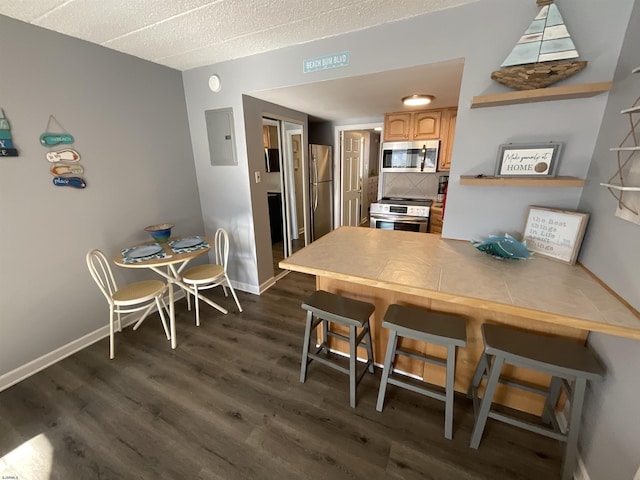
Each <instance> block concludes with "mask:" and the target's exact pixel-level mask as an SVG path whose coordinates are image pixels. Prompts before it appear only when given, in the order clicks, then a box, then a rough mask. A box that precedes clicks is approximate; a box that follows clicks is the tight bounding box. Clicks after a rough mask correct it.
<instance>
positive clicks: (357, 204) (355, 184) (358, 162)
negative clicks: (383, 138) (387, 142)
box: [342, 131, 362, 227]
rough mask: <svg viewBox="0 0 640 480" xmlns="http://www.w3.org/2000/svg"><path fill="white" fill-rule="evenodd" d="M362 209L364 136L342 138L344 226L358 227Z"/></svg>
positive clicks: (349, 135) (345, 134)
mask: <svg viewBox="0 0 640 480" xmlns="http://www.w3.org/2000/svg"><path fill="white" fill-rule="evenodd" d="M361 207H362V134H361V133H359V132H348V131H347V132H344V133H343V137H342V225H349V226H352V227H357V226H358V225H359V224H360V216H361V215H360V214H361V212H360V209H361Z"/></svg>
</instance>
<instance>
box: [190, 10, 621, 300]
mask: <svg viewBox="0 0 640 480" xmlns="http://www.w3.org/2000/svg"><path fill="white" fill-rule="evenodd" d="M632 4H633V0H619V1H616V2H601V1H598V0H564V1H563V2H562V5H561V8H562V12H563V14H564V15H565V18H566V19H567V24H568V27H569V29H570V31H571V33H572V36H573V38H574V40H575V42H576V44H577V45H578V47H579V49H580V52H581V54H582V55H583V57H584V58H586V59H588V60H589V66H588V67H587V69H586V70H584V71H583V72H581V73H580V74H579V75H578V76H576V77H574V78H573V79H572V80H571V81H572V82H575V83H589V82H599V81H606V80H611V79H612V77H613V72H614V69H615V65H616V60H617V58H618V55H619V51H620V46H621V44H622V39H623V36H624V28H621V27H620V25H626V24H627V21H628V16H629V13H630V10H631V6H632ZM538 11H539V9H538V7H537V6H536V4H535V2H533V1H525V0H521V1H512V0H484V1H482V2H477V3H473V4H470V5H466V6H463V7H457V8H451V9H449V10H444V11H440V12H436V13H433V14H430V15H424V16H421V17H416V18H413V19H409V20H405V21H401V22H395V23H389V24H385V25H382V26H380V27H376V28H371V29H367V30H362V31H359V32H355V33H352V34H348V35H341V36H338V37H333V38H327V39H324V40H321V41H317V42H311V43H307V44H303V45H299V46H294V47H290V48H284V49H280V50H276V51H273V52H268V53H265V54H261V55H255V56H252V57H247V58H243V59H238V60H234V61H229V62H223V63H219V64H215V65H211V66H207V67H201V68H196V69H193V70H189V71H186V72H184V74H183V77H184V83H185V95H186V100H187V109H188V112H189V122H190V126H191V135H192V142H193V150H194V156H195V161H196V170H197V173H198V182H199V185H200V191H201V192H202V205H203V211H204V212H205V224H206V225H209V223H211V222H212V221H213V220H215V221H216V222H224V221H225V220H224V218H228V217H229V216H233V218H234V222H236V223H237V226H236V227H237V232H236V237H237V241H238V248H239V251H238V252H237V255H238V258H237V259H235V260H237V263H238V267H237V268H238V272H237V275H236V278H237V279H238V280H240V281H241V282H246V283H247V284H249V285H247V286H246V287H245V289H255V288H256V278H257V277H258V275H257V272H256V270H257V264H258V263H259V262H260V261H261V260H258V259H259V255H257V254H256V245H255V243H254V237H255V238H257V237H259V236H264V235H265V233H263V232H256V233H255V235H254V233H253V231H252V229H253V228H256V229H258V227H257V226H254V225H253V223H252V219H251V216H252V212H251V211H250V209H251V205H250V203H249V200H248V198H246V197H247V195H248V194H249V192H250V185H249V181H250V179H249V177H250V175H249V172H248V171H247V153H246V151H244V150H245V146H244V145H242V144H241V139H242V138H243V136H244V131H243V129H244V125H243V121H242V104H241V95H242V94H245V93H251V92H254V91H259V90H263V89H270V88H277V87H282V86H287V85H296V84H304V83H313V82H319V81H323V80H329V79H333V78H340V77H350V76H355V75H362V74H368V73H375V72H378V71H381V70H392V69H398V68H406V67H410V66H415V65H420V64H428V63H436V62H440V61H445V60H450V59H452V58H464V59H465V65H464V73H463V78H462V84H461V91H460V105H459V107H460V108H459V113H458V120H457V126H456V139H455V144H454V151H453V167H452V170H451V176H450V180H449V192H448V198H447V216H446V219H445V223H444V230H443V234H444V236H445V237H448V238H457V239H467V240H468V239H471V238H480V237H483V236H486V235H488V234H491V233H504V232H509V233H519V232H520V230H521V228H522V224H523V219H524V215H525V214H526V210H527V207H528V206H529V205H532V204H537V205H542V206H554V207H558V208H569V209H575V208H577V206H578V202H579V199H580V194H581V189H580V188H566V189H562V188H543V189H539V188H504V187H490V188H488V187H469V186H464V187H463V186H461V185H460V184H459V176H460V175H463V174H472V173H492V172H493V171H494V168H495V162H496V157H497V151H498V147H499V145H500V144H503V143H507V142H535V141H548V140H558V141H562V142H564V143H565V148H564V153H563V155H562V158H561V159H560V164H559V169H558V174H560V175H574V176H577V177H583V178H584V177H585V176H586V174H587V171H588V168H589V162H590V159H591V154H592V151H593V147H594V145H595V138H596V137H597V134H598V130H599V128H600V120H601V118H602V114H603V112H604V107H605V104H606V99H607V95H606V94H603V95H598V96H595V97H592V98H588V99H580V100H578V101H576V100H564V101H557V102H552V103H550V102H542V103H532V104H519V105H512V106H508V107H494V108H482V109H473V110H471V109H469V108H468V107H469V105H470V104H471V100H472V98H473V96H475V95H482V94H486V93H491V92H499V91H508V89H507V88H506V87H503V86H501V85H499V84H497V83H496V82H494V81H492V80H491V79H490V74H491V71H492V70H494V69H496V68H497V67H498V65H499V64H500V63H501V62H502V60H503V59H504V58H505V57H506V56H507V55H508V53H509V52H510V50H511V48H512V47H513V45H514V44H515V42H516V41H517V40H518V39H519V38H520V36H521V35H522V33H523V32H524V31H525V30H526V28H527V27H528V26H529V24H530V22H531V20H532V19H533V18H534V17H535V15H536V14H537V13H538ZM505 18H508V19H509V21H508V22H504V21H503V19H505ZM498 27H499V28H498ZM458 32H464V34H458ZM594 32H598V33H597V35H595V34H594ZM602 38H606V39H607V41H606V42H603V41H601V39H602ZM341 51H349V52H350V62H351V63H350V65H349V66H348V67H345V68H334V69H329V70H324V71H320V72H314V73H310V74H304V73H303V72H302V62H303V60H304V59H306V58H311V57H315V56H320V55H325V54H328V53H332V52H341ZM258 72H259V74H258ZM213 73H217V74H218V75H220V78H221V79H222V85H223V86H222V90H221V91H220V92H219V93H217V94H214V93H212V92H210V91H209V90H208V88H207V80H208V78H209V76H210V75H211V74H213ZM221 107H233V109H234V113H235V115H236V119H235V122H236V129H237V131H236V133H237V136H238V139H239V144H238V153H239V155H238V158H239V165H238V166H237V167H229V168H225V169H222V168H218V169H217V171H214V170H212V169H210V168H206V167H205V166H206V158H207V155H208V152H207V144H206V136H205V129H204V115H203V112H204V111H205V110H207V109H209V108H221ZM383 113H384V112H381V115H382V114H383ZM349 123H350V122H349ZM201 166H202V167H201ZM252 175H253V174H252ZM220 178H224V182H220V181H219V179H220ZM231 191H233V192H234V194H235V195H236V196H238V197H239V198H240V199H241V198H243V197H245V199H244V200H240V199H237V200H234V201H233V202H232V205H231V210H230V209H229V208H230V206H229V202H228V197H229V194H230V192H231ZM505 199H508V201H505ZM209 217H211V218H209ZM254 218H256V216H255V215H254ZM260 228H262V227H260ZM264 228H267V226H266V224H265V226H264ZM260 278H261V280H262V277H260Z"/></svg>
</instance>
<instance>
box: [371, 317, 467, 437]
mask: <svg viewBox="0 0 640 480" xmlns="http://www.w3.org/2000/svg"><path fill="white" fill-rule="evenodd" d="M382 326H383V327H384V328H388V329H389V330H390V332H389V342H388V343H387V353H386V356H385V360H384V369H383V371H382V379H381V380H380V390H379V391H378V403H377V405H376V410H378V411H379V412H381V411H382V408H383V405H384V396H385V392H386V390H387V384H391V385H395V386H397V387H401V388H406V389H407V390H411V391H412V392H416V393H420V394H422V395H426V396H427V397H431V398H435V399H436V400H441V401H444V402H445V420H444V436H445V438H447V439H449V440H451V438H452V431H453V387H454V373H455V366H456V348H457V347H464V346H466V344H467V333H466V321H465V319H464V318H463V317H460V316H458V315H453V314H449V313H441V312H434V311H430V310H425V309H422V308H415V307H405V306H401V305H390V306H389V308H388V309H387V312H386V314H385V316H384V321H383V322H382ZM400 337H406V338H412V339H414V340H420V341H423V342H427V343H432V344H436V345H442V346H444V347H447V360H446V361H445V360H442V359H440V358H436V357H433V356H430V355H421V354H417V353H413V352H409V351H406V350H402V349H400V348H398V338H400ZM396 355H403V356H407V357H411V358H415V359H417V360H421V361H424V362H429V363H433V364H436V365H440V366H443V367H445V368H446V373H447V377H446V383H445V385H446V386H445V394H444V395H443V394H442V393H440V392H438V391H436V390H434V389H432V388H421V387H417V386H415V385H412V384H410V383H407V382H404V381H402V380H400V379H398V378H394V377H392V376H391V374H392V373H393V364H394V362H395V357H396Z"/></svg>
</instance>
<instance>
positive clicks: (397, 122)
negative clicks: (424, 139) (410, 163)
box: [384, 112, 412, 142]
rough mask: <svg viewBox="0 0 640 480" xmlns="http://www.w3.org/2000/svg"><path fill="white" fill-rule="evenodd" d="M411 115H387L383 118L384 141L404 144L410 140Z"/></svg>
mask: <svg viewBox="0 0 640 480" xmlns="http://www.w3.org/2000/svg"><path fill="white" fill-rule="evenodd" d="M411 115H412V114H411V113H408V112H407V113H388V114H386V115H385V117H384V141H385V142H406V141H408V140H410V138H409V134H410V133H411Z"/></svg>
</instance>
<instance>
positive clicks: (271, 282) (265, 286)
mask: <svg viewBox="0 0 640 480" xmlns="http://www.w3.org/2000/svg"><path fill="white" fill-rule="evenodd" d="M275 284H276V277H271V278H270V279H269V280H267V281H266V282H264V283H261V284H260V287H259V288H258V293H257V295H262V294H263V293H264V292H266V291H267V290H268V289H270V288H271V287H273V286H274V285H275ZM251 293H253V292H251Z"/></svg>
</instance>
